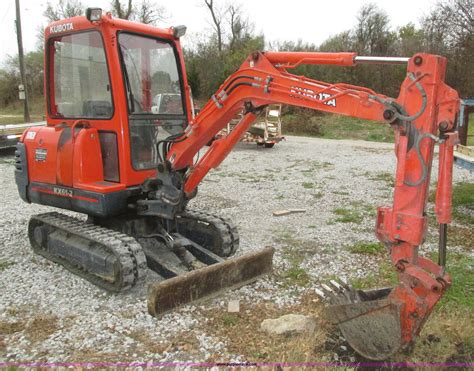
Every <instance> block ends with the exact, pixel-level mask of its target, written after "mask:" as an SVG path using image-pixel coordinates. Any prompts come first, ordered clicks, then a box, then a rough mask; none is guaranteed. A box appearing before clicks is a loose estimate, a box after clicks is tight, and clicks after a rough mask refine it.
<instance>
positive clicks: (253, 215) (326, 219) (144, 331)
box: [0, 137, 474, 362]
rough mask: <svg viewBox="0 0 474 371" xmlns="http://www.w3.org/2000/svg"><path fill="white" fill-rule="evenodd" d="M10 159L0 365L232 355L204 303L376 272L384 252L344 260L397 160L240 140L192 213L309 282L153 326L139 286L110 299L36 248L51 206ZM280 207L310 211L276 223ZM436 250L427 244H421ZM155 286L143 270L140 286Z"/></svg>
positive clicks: (3, 168) (0, 277) (366, 148)
mask: <svg viewBox="0 0 474 371" xmlns="http://www.w3.org/2000/svg"><path fill="white" fill-rule="evenodd" d="M12 164H13V157H12V156H2V157H0V186H1V190H2V193H3V197H2V198H3V204H2V207H1V209H0V221H1V223H2V227H1V229H0V244H1V250H0V264H1V265H0V293H1V300H0V330H2V331H0V360H1V361H47V362H58V361H86V360H90V359H95V360H115V361H119V360H136V361H145V362H146V361H149V360H153V361H154V362H164V361H171V360H173V361H178V360H179V361H186V360H192V361H205V360H207V359H208V358H209V357H211V356H212V355H215V354H220V355H221V356H224V355H226V357H227V359H230V360H239V359H240V357H239V355H238V354H235V355H231V354H227V352H226V340H225V339H218V338H215V337H213V336H211V335H209V334H207V333H206V332H205V330H203V326H200V325H201V324H202V323H203V322H205V320H206V319H205V318H202V316H201V315H200V313H201V310H202V309H203V308H205V309H208V308H216V309H218V310H223V308H225V307H226V304H227V302H228V301H229V300H230V299H232V298H238V299H240V300H241V301H242V302H245V303H257V302H265V301H272V302H273V303H277V304H278V305H280V306H288V305H292V304H294V303H297V302H298V299H299V297H300V295H301V293H302V291H304V290H311V289H312V288H314V287H315V286H316V285H317V281H318V279H320V278H321V277H325V276H328V275H336V276H341V277H348V278H353V277H364V276H366V275H368V274H371V273H374V272H376V271H377V270H378V264H379V262H380V259H381V258H380V257H373V256H366V255H361V254H352V253H350V252H349V251H348V249H347V248H348V247H349V246H351V245H354V244H355V243H357V242H375V241H376V239H375V236H374V233H373V226H374V218H375V213H374V212H375V207H376V206H380V205H389V204H390V202H391V192H392V189H391V185H390V177H389V176H388V174H393V173H394V169H395V157H394V155H393V146H392V145H390V144H384V143H373V142H362V141H332V140H323V139H312V138H303V137H288V140H287V142H284V143H281V144H278V145H276V146H275V147H274V148H273V149H265V148H261V147H258V146H256V145H255V144H248V143H241V144H239V145H238V146H237V148H236V149H235V150H234V151H233V152H232V153H231V154H230V155H229V157H228V159H227V160H226V161H225V162H224V163H223V164H222V165H221V166H220V167H219V168H218V169H216V170H215V171H213V172H212V173H211V174H210V175H209V176H208V177H207V178H206V179H205V181H204V182H203V184H202V185H201V186H200V189H199V195H198V197H197V198H196V199H195V200H193V201H192V202H191V204H190V207H191V208H195V209H204V210H209V211H212V212H215V213H219V214H221V215H223V216H226V217H229V218H231V219H232V220H233V221H234V222H235V223H236V224H237V225H238V227H239V232H240V236H241V249H240V251H239V254H242V253H245V252H248V251H251V250H253V249H258V248H261V247H263V246H268V245H272V246H274V247H275V248H276V255H275V260H274V263H275V270H276V272H277V273H278V272H284V271H286V270H287V269H289V268H291V267H292V266H293V265H294V264H295V257H296V258H297V262H298V265H299V266H300V267H302V268H304V269H305V270H306V271H307V272H308V274H309V276H310V278H311V284H310V286H309V287H308V286H306V287H294V286H291V285H290V287H288V285H286V286H285V285H282V284H281V280H279V279H278V274H277V275H275V276H274V277H272V278H266V279H263V280H260V281H259V282H257V283H256V284H254V285H250V286H246V287H244V288H241V289H240V290H238V291H234V292H231V293H227V294H226V295H223V296H221V297H219V298H218V299H214V300H213V301H208V302H207V303H204V304H201V305H200V306H192V305H190V306H187V307H185V308H183V309H180V310H177V311H175V312H174V313H172V314H168V315H166V316H164V317H162V318H161V319H155V318H152V317H150V316H149V315H148V314H147V309H146V286H147V284H144V285H141V286H140V287H136V288H134V289H132V290H131V291H129V292H127V293H125V294H119V295H111V294H108V293H105V292H103V291H101V290H100V289H98V288H96V287H95V286H93V285H91V284H89V283H88V282H86V281H83V280H81V279H79V278H78V277H75V276H74V275H72V274H70V273H69V272H68V271H66V270H65V269H64V268H62V267H61V266H58V265H55V264H53V263H50V262H48V261H46V260H45V259H43V258H41V257H39V256H35V255H34V254H33V253H32V251H31V250H30V247H29V242H28V238H27V234H26V230H27V223H28V219H29V217H30V216H31V215H33V214H37V213H40V212H45V211H49V210H52V209H51V208H48V207H43V206H39V205H27V204H26V203H24V202H22V201H21V200H20V199H19V196H18V194H17V190H16V187H15V183H14V177H13V166H12ZM436 166H437V164H436V163H435V167H434V168H433V169H436ZM387 173H388V174H387ZM433 173H434V175H435V174H436V171H433ZM454 177H455V181H456V182H459V181H469V182H474V175H473V174H472V173H469V172H468V171H466V170H463V169H460V168H456V170H455V173H454ZM288 208H304V209H306V213H304V214H293V215H289V216H283V217H273V216H272V212H273V211H275V210H281V209H288ZM337 208H348V209H353V210H356V211H357V212H359V213H360V215H361V217H362V222H361V223H359V224H356V223H341V222H337V220H336V219H337V218H338V216H337V215H335V214H334V212H333V211H334V210H335V209H337ZM69 214H73V213H69ZM291 246H293V248H292V247H291ZM434 247H435V242H434V240H433V242H428V243H427V244H425V246H424V247H423V249H425V250H426V249H433V248H434ZM454 248H455V247H454ZM158 279H159V277H158V276H157V275H155V274H154V273H152V272H151V271H150V274H149V276H148V278H147V281H148V282H147V283H150V282H153V281H156V280H158ZM256 326H259V324H256ZM2 334H3V335H2ZM2 336H3V338H2ZM191 350H192V352H191ZM190 354H193V356H192V357H191V356H190Z"/></svg>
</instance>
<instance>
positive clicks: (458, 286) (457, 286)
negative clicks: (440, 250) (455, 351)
mask: <svg viewBox="0 0 474 371" xmlns="http://www.w3.org/2000/svg"><path fill="white" fill-rule="evenodd" d="M431 258H432V260H433V261H435V262H436V261H438V254H437V253H433V255H432V257H431ZM446 270H447V272H448V273H449V275H450V276H451V280H452V285H451V287H450V288H449V289H448V290H447V291H446V293H445V294H444V297H443V299H442V300H441V302H440V305H441V306H447V307H448V308H450V307H462V308H465V309H469V310H474V300H473V299H472V298H473V297H474V258H472V257H470V256H467V255H464V254H459V253H449V252H448V256H447V262H446ZM473 336H474V333H473Z"/></svg>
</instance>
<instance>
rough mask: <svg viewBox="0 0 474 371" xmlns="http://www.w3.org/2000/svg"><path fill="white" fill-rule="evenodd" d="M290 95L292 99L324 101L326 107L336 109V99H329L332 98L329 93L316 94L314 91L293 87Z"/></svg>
mask: <svg viewBox="0 0 474 371" xmlns="http://www.w3.org/2000/svg"><path fill="white" fill-rule="evenodd" d="M290 93H291V94H290V97H295V98H301V97H307V98H311V99H314V100H319V101H323V104H325V105H326V106H331V107H336V98H333V99H329V98H331V97H332V95H331V94H328V93H315V92H314V90H311V89H307V88H300V87H299V86H292V87H291V88H290Z"/></svg>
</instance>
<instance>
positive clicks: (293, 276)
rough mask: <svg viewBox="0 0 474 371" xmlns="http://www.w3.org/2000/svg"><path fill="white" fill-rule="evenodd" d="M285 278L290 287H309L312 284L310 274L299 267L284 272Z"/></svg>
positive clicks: (295, 266)
mask: <svg viewBox="0 0 474 371" xmlns="http://www.w3.org/2000/svg"><path fill="white" fill-rule="evenodd" d="M283 278H284V279H285V280H286V284H287V285H289V286H307V285H308V284H309V282H310V277H309V275H308V273H306V271H305V270H304V269H303V268H301V267H299V266H297V265H293V266H292V267H291V268H290V269H287V270H286V271H285V272H283Z"/></svg>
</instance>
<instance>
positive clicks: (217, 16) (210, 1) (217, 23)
mask: <svg viewBox="0 0 474 371" xmlns="http://www.w3.org/2000/svg"><path fill="white" fill-rule="evenodd" d="M204 3H205V4H206V6H207V8H208V9H209V12H210V13H211V17H212V22H213V23H214V28H215V31H216V36H217V48H218V50H219V52H221V51H222V36H223V27H222V19H223V15H222V12H220V11H218V10H217V9H216V8H215V4H214V0H204Z"/></svg>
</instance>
